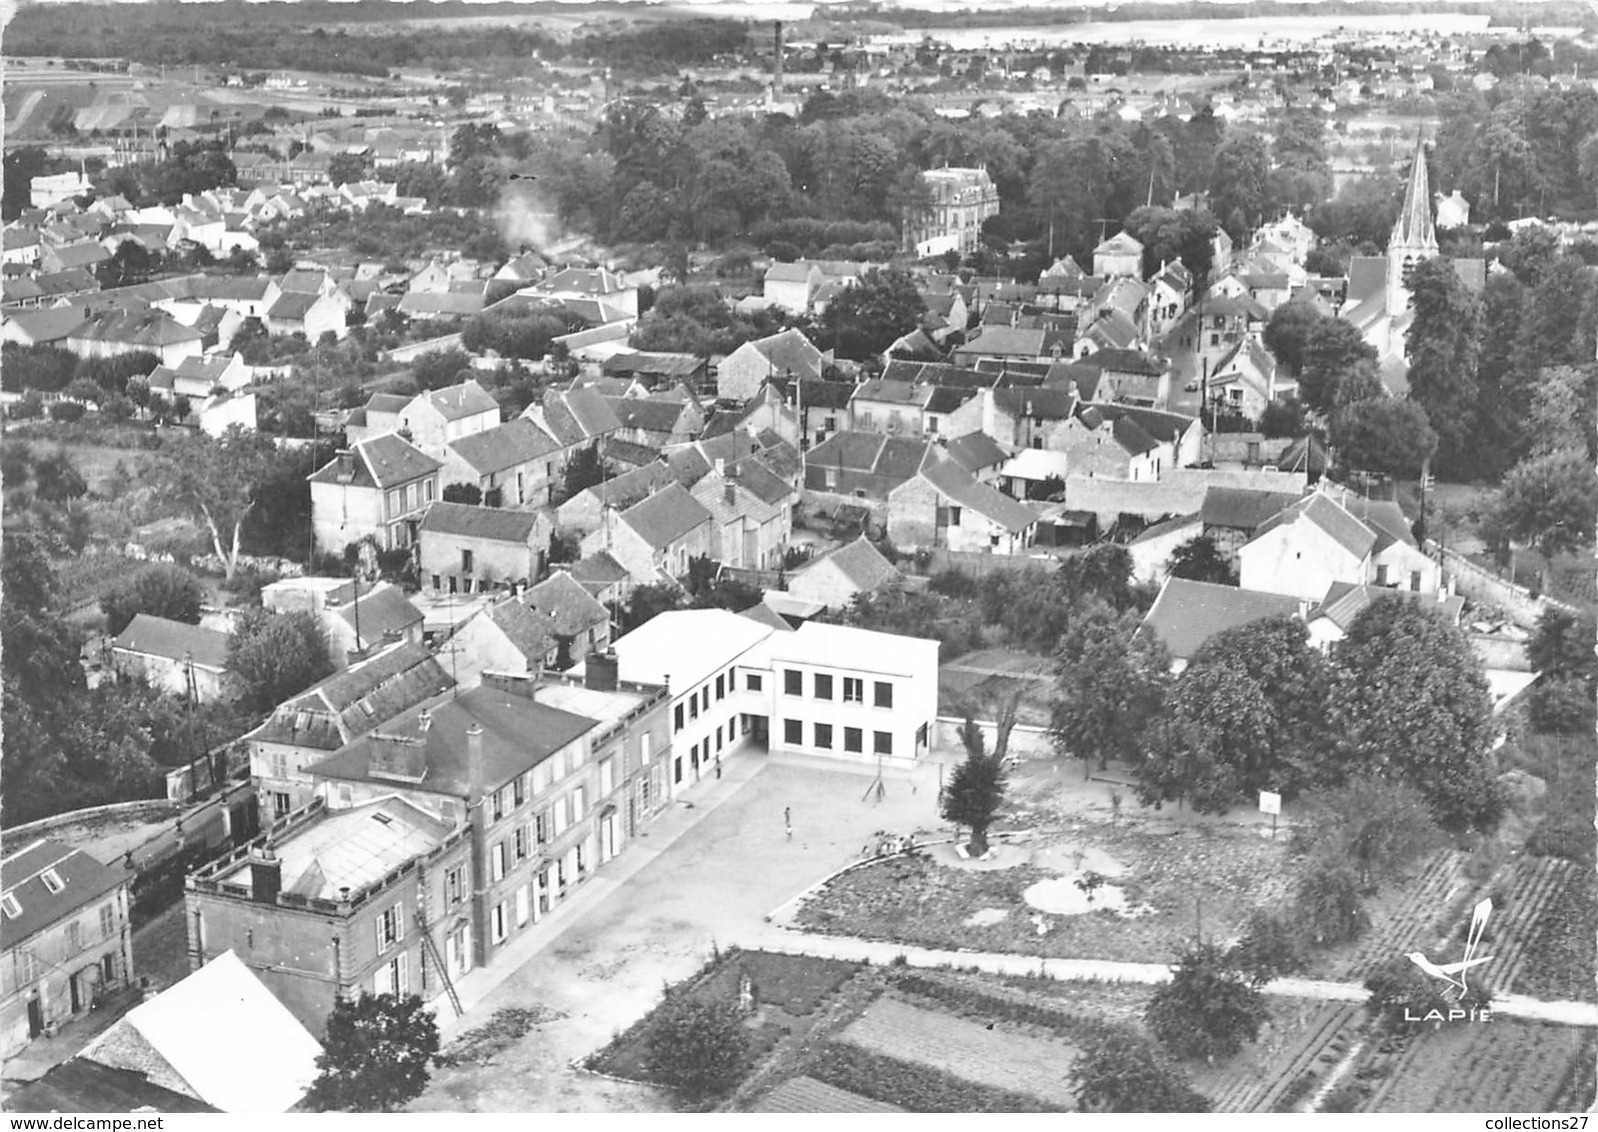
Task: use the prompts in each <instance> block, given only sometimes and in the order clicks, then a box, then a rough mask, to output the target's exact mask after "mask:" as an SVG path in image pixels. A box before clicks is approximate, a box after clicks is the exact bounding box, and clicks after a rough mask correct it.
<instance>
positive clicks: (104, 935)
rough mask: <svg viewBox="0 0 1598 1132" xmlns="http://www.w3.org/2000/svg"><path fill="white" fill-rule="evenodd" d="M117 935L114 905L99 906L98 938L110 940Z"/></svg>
mask: <svg viewBox="0 0 1598 1132" xmlns="http://www.w3.org/2000/svg"><path fill="white" fill-rule="evenodd" d="M116 934H117V910H116V905H114V904H102V905H100V938H101V939H110V938H111V937H112V936H114V935H116Z"/></svg>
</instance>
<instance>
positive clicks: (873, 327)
mask: <svg viewBox="0 0 1598 1132" xmlns="http://www.w3.org/2000/svg"><path fill="white" fill-rule="evenodd" d="M926 309H927V305H926V302H925V301H924V300H923V299H922V298H921V293H920V292H919V291H917V290H916V286H915V282H914V281H913V280H912V279H911V278H910V275H909V273H908V272H905V271H901V270H898V269H894V268H890V269H887V270H882V269H878V268H873V269H872V270H870V271H868V272H866V273H865V275H864V276H862V277H861V278H860V280H859V281H858V282H856V283H854V284H853V285H852V286H849V287H846V288H844V289H843V291H842V292H840V293H839V294H837V295H834V296H833V297H832V299H831V300H830V301H829V302H828V303H827V308H826V310H825V311H823V312H822V315H821V320H820V330H821V333H822V335H823V336H824V337H825V338H826V339H827V340H828V341H830V342H831V344H832V347H833V349H834V350H835V351H836V352H837V354H838V356H839V357H844V358H851V359H854V360H856V361H861V360H864V359H867V358H873V357H876V356H877V355H879V354H881V353H882V352H883V351H884V350H886V349H887V348H888V347H889V346H890V345H891V344H892V343H893V342H894V341H895V340H896V339H898V338H900V337H901V336H903V335H905V334H908V333H909V332H910V331H912V330H914V329H915V328H916V327H917V326H919V325H920V323H921V316H922V315H924V314H925V313H926Z"/></svg>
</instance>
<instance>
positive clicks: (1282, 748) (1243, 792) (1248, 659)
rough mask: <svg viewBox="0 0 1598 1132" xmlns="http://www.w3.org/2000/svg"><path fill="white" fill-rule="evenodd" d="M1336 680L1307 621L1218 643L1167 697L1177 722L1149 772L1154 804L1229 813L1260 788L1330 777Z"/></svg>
mask: <svg viewBox="0 0 1598 1132" xmlns="http://www.w3.org/2000/svg"><path fill="white" fill-rule="evenodd" d="M1328 688H1329V675H1328V673H1327V671H1326V666H1325V663H1324V662H1323V661H1322V660H1321V657H1320V654H1319V653H1317V652H1315V651H1314V650H1313V649H1311V648H1310V647H1309V645H1308V637H1307V634H1306V632H1305V629H1304V625H1303V623H1302V622H1300V621H1298V620H1297V619H1295V618H1288V617H1272V618H1266V619H1264V620H1262V621H1256V622H1254V623H1253V624H1251V625H1244V626H1240V627H1239V628H1236V629H1230V630H1227V631H1226V632H1224V633H1220V634H1218V635H1216V636H1215V637H1212V638H1211V639H1210V640H1209V641H1207V642H1205V644H1204V646H1203V647H1202V648H1200V649H1199V651H1198V652H1197V653H1196V654H1195V655H1194V657H1193V661H1192V663H1191V664H1190V665H1189V667H1188V669H1187V671H1185V672H1184V673H1183V674H1182V677H1181V679H1179V680H1178V681H1177V682H1176V686H1175V688H1174V689H1172V691H1171V693H1170V695H1169V696H1168V698H1167V709H1168V714H1169V717H1170V726H1169V728H1168V729H1167V734H1166V737H1165V741H1163V742H1161V743H1158V744H1155V745H1154V746H1153V749H1152V750H1151V752H1150V754H1149V757H1148V759H1147V760H1146V762H1145V764H1144V770H1143V773H1142V775H1141V776H1140V781H1139V786H1138V794H1139V797H1140V798H1142V799H1143V800H1144V801H1145V802H1153V803H1156V804H1157V803H1162V802H1166V801H1173V800H1179V799H1185V800H1186V801H1188V802H1189V803H1191V804H1192V806H1193V807H1194V808H1195V809H1197V810H1199V811H1200V812H1201V813H1211V812H1225V811H1226V810H1227V809H1228V808H1230V807H1231V806H1233V805H1235V804H1237V803H1238V802H1241V801H1244V800H1245V799H1247V798H1249V797H1251V796H1252V795H1253V794H1255V793H1256V792H1257V791H1260V790H1271V791H1276V792H1279V793H1284V794H1288V795H1292V794H1297V793H1299V792H1300V791H1302V790H1303V789H1304V788H1306V787H1307V786H1310V785H1312V784H1314V783H1315V782H1317V781H1319V780H1320V779H1321V778H1322V777H1323V776H1324V774H1325V770H1324V766H1323V764H1324V758H1323V747H1324V743H1323V739H1322V736H1323V734H1324V725H1323V722H1322V720H1323V718H1324V713H1325V710H1326V697H1327V692H1328Z"/></svg>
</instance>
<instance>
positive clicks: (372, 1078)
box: [305, 991, 439, 1112]
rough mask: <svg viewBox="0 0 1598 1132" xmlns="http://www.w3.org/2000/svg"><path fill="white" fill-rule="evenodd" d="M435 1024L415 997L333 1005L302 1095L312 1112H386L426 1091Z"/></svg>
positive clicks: (372, 998) (435, 1047)
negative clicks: (314, 1074) (314, 1071)
mask: <svg viewBox="0 0 1598 1132" xmlns="http://www.w3.org/2000/svg"><path fill="white" fill-rule="evenodd" d="M438 1047H439V1038H438V1022H437V1021H436V1020H435V1019H434V1017H433V1012H432V1011H431V1010H429V1009H427V1008H426V1007H425V1006H423V1005H422V1000H421V998H420V997H419V996H418V995H414V994H412V995H403V996H401V995H394V994H367V993H366V992H365V991H362V992H361V996H360V998H358V999H356V1000H355V1001H353V1002H351V1001H350V1000H349V999H339V1000H338V1001H337V1002H335V1003H334V1004H333V1013H331V1014H329V1015H328V1017H327V1033H326V1034H325V1035H324V1036H323V1038H322V1053H321V1054H320V1055H318V1057H317V1059H316V1067H317V1069H318V1070H320V1073H319V1074H318V1076H317V1078H316V1080H315V1081H313V1082H312V1083H311V1088H310V1091H309V1092H308V1093H306V1096H305V1100H306V1104H307V1106H308V1107H310V1108H312V1109H315V1110H316V1111H318V1112H392V1111H393V1110H394V1109H396V1108H398V1107H399V1106H400V1105H402V1104H405V1103H406V1102H408V1101H412V1100H415V1099H416V1098H417V1097H419V1096H421V1095H422V1090H423V1089H425V1088H427V1081H428V1078H429V1077H430V1076H431V1070H430V1069H429V1064H428V1063H429V1062H430V1061H431V1060H432V1058H433V1055H434V1054H436V1053H437V1052H438Z"/></svg>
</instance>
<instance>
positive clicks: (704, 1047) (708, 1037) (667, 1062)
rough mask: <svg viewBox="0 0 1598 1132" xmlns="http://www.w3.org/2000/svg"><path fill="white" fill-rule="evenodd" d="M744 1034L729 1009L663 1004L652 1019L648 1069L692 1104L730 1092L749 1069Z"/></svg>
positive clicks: (734, 1012) (736, 1013) (736, 1015)
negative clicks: (692, 1101)
mask: <svg viewBox="0 0 1598 1132" xmlns="http://www.w3.org/2000/svg"><path fill="white" fill-rule="evenodd" d="M748 1059H749V1030H748V1029H747V1028H746V1027H745V1026H744V1019H743V1014H742V1013H741V1012H740V1011H739V1010H738V1008H737V1007H736V1006H734V1005H733V1004H731V1003H723V1002H698V1001H694V1000H691V999H686V998H681V997H679V998H675V999H668V1000H667V1001H666V1002H665V1003H662V1004H661V1006H660V1008H659V1009H658V1010H657V1011H656V1013H655V1019H654V1030H653V1032H652V1033H651V1035H650V1039H649V1061H650V1068H651V1070H652V1071H653V1073H654V1075H655V1078H656V1079H657V1080H658V1081H660V1082H661V1083H662V1084H665V1085H669V1086H671V1087H673V1088H676V1089H679V1090H681V1091H682V1093H683V1094H684V1095H685V1096H687V1097H688V1098H690V1099H691V1100H696V1101H697V1100H704V1099H707V1098H709V1097H712V1096H716V1095H719V1094H722V1093H725V1092H728V1091H730V1090H731V1089H732V1088H733V1086H735V1085H736V1084H737V1083H738V1082H739V1081H740V1080H741V1079H742V1077H743V1075H744V1072H745V1071H746V1070H747V1068H748Z"/></svg>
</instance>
